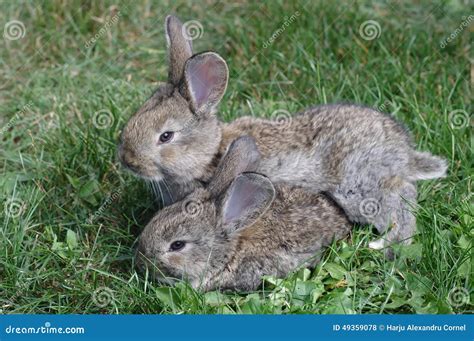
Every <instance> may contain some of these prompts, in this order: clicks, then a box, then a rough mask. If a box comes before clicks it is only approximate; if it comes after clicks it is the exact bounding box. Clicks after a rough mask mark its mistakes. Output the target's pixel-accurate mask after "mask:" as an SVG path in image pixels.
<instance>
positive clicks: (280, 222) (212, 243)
mask: <svg viewBox="0 0 474 341" xmlns="http://www.w3.org/2000/svg"><path fill="white" fill-rule="evenodd" d="M258 159H259V155H258V151H257V147H256V145H255V143H254V141H253V139H252V138H249V137H241V138H239V139H237V140H236V141H234V142H233V143H232V144H231V146H230V147H229V150H228V152H227V153H226V155H225V156H224V157H223V159H222V161H221V163H220V165H219V168H218V170H217V173H216V176H215V177H214V179H213V180H212V181H211V182H210V184H209V186H208V187H207V188H204V187H203V188H198V189H197V190H195V191H194V192H193V193H192V194H190V195H189V196H188V197H186V198H185V199H184V201H182V202H177V203H175V204H173V205H171V206H168V207H165V208H164V209H163V210H161V211H159V212H158V213H157V214H156V215H155V216H154V218H153V219H152V220H151V221H150V223H149V224H148V225H147V226H146V227H145V229H144V231H143V232H142V234H141V235H140V237H139V240H138V249H137V254H136V264H137V266H138V267H139V268H141V269H143V268H145V267H148V269H149V270H151V273H152V274H153V275H154V276H156V277H157V279H159V280H161V281H170V279H169V278H168V277H171V278H175V279H176V278H177V279H187V280H189V282H190V284H191V285H192V286H193V287H194V288H196V289H198V288H200V289H202V290H204V291H208V290H214V289H222V290H237V291H249V290H255V289H257V288H258V286H259V285H260V284H261V279H262V276H264V275H273V276H278V277H285V276H287V275H288V273H290V272H291V271H292V270H295V269H296V268H297V267H299V266H300V265H304V266H313V265H314V264H315V263H316V262H317V257H318V256H319V255H318V253H320V252H321V250H322V249H323V248H324V247H325V246H328V245H330V243H331V242H332V241H333V240H334V239H340V238H343V237H345V236H346V235H347V234H348V233H349V231H350V229H351V224H350V223H349V221H348V220H347V218H346V216H345V215H344V213H343V211H342V210H341V209H340V208H339V207H338V206H337V205H336V204H335V203H333V202H332V201H331V200H330V199H328V198H327V197H326V196H325V195H323V194H311V193H308V192H305V191H304V190H303V189H301V188H291V187H289V186H288V185H283V184H279V185H276V186H274V185H273V184H272V183H271V182H270V180H269V179H268V178H267V177H265V176H263V175H260V174H257V173H241V172H242V171H248V170H254V169H256V168H257V167H256V166H257V164H258ZM239 173H241V174H239ZM229 184H230V186H229ZM186 203H194V204H195V205H198V206H199V209H198V210H194V211H193V212H192V213H189V212H188V213H186V212H184V211H185V209H186V207H185V206H186Z"/></svg>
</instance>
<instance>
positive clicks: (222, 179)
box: [208, 135, 260, 197]
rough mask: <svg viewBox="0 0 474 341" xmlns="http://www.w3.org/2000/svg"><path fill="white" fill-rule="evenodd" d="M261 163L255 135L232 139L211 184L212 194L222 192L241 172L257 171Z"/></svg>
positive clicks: (215, 194)
mask: <svg viewBox="0 0 474 341" xmlns="http://www.w3.org/2000/svg"><path fill="white" fill-rule="evenodd" d="M259 163H260V152H259V150H258V147H257V145H256V143H255V140H254V138H253V137H251V136H248V135H244V136H241V137H239V138H237V139H235V140H234V141H232V143H231V144H230V146H229V148H228V149H227V152H226V153H225V154H224V156H223V157H222V158H221V160H220V162H219V165H218V166H217V169H216V171H215V173H214V177H213V178H212V180H211V182H210V184H209V187H208V191H209V192H210V193H211V196H213V197H215V196H219V195H220V194H222V193H223V192H224V191H225V190H226V189H227V187H229V185H230V184H231V182H232V180H234V179H235V177H236V176H238V175H239V174H241V173H244V172H255V171H256V170H257V168H258V164H259Z"/></svg>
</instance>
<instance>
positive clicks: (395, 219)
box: [119, 16, 447, 248]
mask: <svg viewBox="0 0 474 341" xmlns="http://www.w3.org/2000/svg"><path fill="white" fill-rule="evenodd" d="M165 26H166V37H167V41H168V48H169V60H170V65H169V79H168V83H167V84H165V85H163V86H161V87H160V88H158V90H157V91H156V92H155V93H154V94H153V95H152V96H151V98H150V99H148V100H147V101H146V102H145V104H144V105H143V106H142V107H141V108H140V109H139V110H138V112H137V113H136V114H135V115H134V116H133V117H132V118H131V119H130V120H129V122H128V123H127V124H126V126H125V128H124V130H123V132H122V136H121V143H120V146H119V158H120V160H121V162H122V163H123V164H124V165H125V166H126V167H128V168H130V169H131V170H132V171H133V172H135V173H136V174H138V175H139V176H141V177H143V178H146V179H148V180H152V181H155V182H157V183H162V184H164V185H165V188H166V189H168V192H169V193H170V195H171V196H172V201H177V200H179V199H182V198H183V197H185V196H186V195H187V194H189V193H190V192H192V191H193V190H194V189H195V188H198V187H199V186H201V184H206V183H208V182H209V181H210V179H211V178H212V176H213V174H214V171H215V168H216V165H217V164H218V162H219V159H220V158H221V156H222V155H223V153H224V151H225V150H226V149H227V147H228V145H229V144H230V142H231V141H233V140H234V139H236V138H237V137H239V136H243V135H250V136H252V137H253V138H254V139H255V140H256V143H257V146H258V148H259V150H260V152H261V154H262V160H261V162H260V164H259V167H258V169H257V171H258V172H259V173H261V174H265V175H266V176H268V178H269V179H270V181H272V182H273V183H274V184H279V183H286V184H288V185H289V186H291V187H295V186H300V187H303V188H304V189H305V190H306V191H311V192H312V193H320V192H325V193H327V194H328V195H329V196H330V197H332V199H334V200H335V201H336V202H337V204H338V205H339V206H340V207H342V209H343V210H344V212H345V213H346V215H347V216H348V217H349V219H350V220H351V221H352V222H359V223H364V224H365V223H370V224H373V225H374V226H375V227H376V229H377V230H378V231H379V232H380V233H384V232H387V234H386V236H385V237H384V238H383V239H381V240H379V241H377V242H374V243H371V246H372V247H374V248H383V247H385V246H386V245H388V244H390V243H392V242H403V243H405V244H408V243H409V242H410V240H411V237H412V236H413V234H414V232H415V228H416V221H415V216H414V215H413V213H412V212H411V209H412V206H413V205H414V204H415V203H416V187H415V181H417V180H423V179H434V178H438V177H442V176H444V175H445V171H446V167H447V165H446V162H445V161H444V160H443V159H441V158H439V157H436V156H433V155H431V154H430V153H429V152H419V151H416V150H415V149H414V146H413V143H412V142H411V139H410V138H409V136H408V134H407V132H406V131H405V130H404V129H403V128H402V127H401V126H400V125H399V124H398V123H397V122H395V121H394V120H393V119H392V118H390V117H389V116H387V115H385V114H382V113H380V112H378V111H376V110H373V109H370V108H366V107H361V106H357V105H350V104H348V105H323V106H318V107H314V108H311V109H308V110H306V111H304V112H302V113H299V114H296V115H295V116H293V117H292V119H291V120H290V121H289V122H287V123H286V124H283V125H282V124H279V122H277V121H275V120H265V119H258V118H253V117H242V118H240V119H237V120H235V121H233V122H231V123H222V122H220V121H219V120H218V118H217V117H216V115H215V112H216V108H217V105H218V103H219V101H220V100H221V99H222V97H223V96H224V93H225V90H226V87H227V80H228V74H229V72H228V69H227V65H226V62H225V61H224V60H223V59H222V58H221V57H220V56H219V55H218V54H216V53H213V52H204V53H200V54H196V55H193V53H192V47H191V41H190V40H187V39H186V34H184V33H185V32H184V27H183V25H182V24H181V23H180V21H179V20H178V19H177V18H176V17H173V16H168V17H167V18H166V25H165ZM249 176H250V175H246V176H245V177H243V178H240V179H241V180H239V181H244V179H246V177H249ZM250 177H253V176H250ZM262 181H263V180H262ZM320 200H321V199H320ZM389 227H390V228H389ZM387 229H388V231H387Z"/></svg>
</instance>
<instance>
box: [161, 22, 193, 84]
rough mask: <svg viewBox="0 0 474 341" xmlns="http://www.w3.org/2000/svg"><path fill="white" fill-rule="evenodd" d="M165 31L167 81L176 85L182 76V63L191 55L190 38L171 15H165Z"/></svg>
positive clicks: (181, 25)
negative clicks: (167, 55)
mask: <svg viewBox="0 0 474 341" xmlns="http://www.w3.org/2000/svg"><path fill="white" fill-rule="evenodd" d="M165 31H166V42H167V44H168V54H169V73H168V81H169V82H170V83H171V84H173V85H178V84H179V82H180V81H181V79H182V78H183V72H184V65H185V63H186V61H187V60H188V59H189V58H191V56H192V55H193V49H192V44H191V40H190V39H187V35H186V32H185V27H183V24H182V23H181V21H179V19H178V18H177V17H175V16H173V15H168V16H167V17H166V20H165Z"/></svg>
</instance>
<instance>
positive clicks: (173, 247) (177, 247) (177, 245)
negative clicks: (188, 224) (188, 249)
mask: <svg viewBox="0 0 474 341" xmlns="http://www.w3.org/2000/svg"><path fill="white" fill-rule="evenodd" d="M185 245H186V242H183V241H182V240H177V241H175V242H172V243H171V245H170V251H179V250H181V249H183V247H184V246H185Z"/></svg>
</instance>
